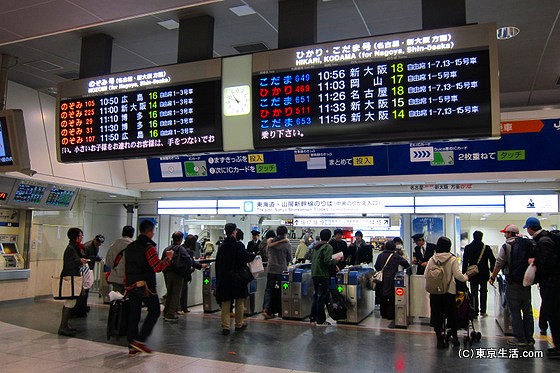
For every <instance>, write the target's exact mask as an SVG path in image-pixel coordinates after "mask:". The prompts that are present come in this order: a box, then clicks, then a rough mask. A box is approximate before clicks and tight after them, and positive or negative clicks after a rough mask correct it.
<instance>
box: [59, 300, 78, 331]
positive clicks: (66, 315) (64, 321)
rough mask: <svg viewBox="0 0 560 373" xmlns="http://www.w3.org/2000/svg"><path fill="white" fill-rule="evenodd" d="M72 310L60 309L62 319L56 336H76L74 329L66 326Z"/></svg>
mask: <svg viewBox="0 0 560 373" xmlns="http://www.w3.org/2000/svg"><path fill="white" fill-rule="evenodd" d="M71 312H72V308H68V307H62V319H61V320H60V327H59V328H58V335H64V336H66V337H73V336H75V335H76V331H77V330H76V329H71V328H70V327H69V326H68V319H70V313H71Z"/></svg>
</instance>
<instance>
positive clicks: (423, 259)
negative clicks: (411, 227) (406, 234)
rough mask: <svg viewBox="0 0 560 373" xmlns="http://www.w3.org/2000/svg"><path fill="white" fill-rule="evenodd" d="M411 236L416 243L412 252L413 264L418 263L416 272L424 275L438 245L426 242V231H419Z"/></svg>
mask: <svg viewBox="0 0 560 373" xmlns="http://www.w3.org/2000/svg"><path fill="white" fill-rule="evenodd" d="M411 238H412V240H413V241H414V244H415V245H416V246H415V247H414V251H413V253H412V264H414V265H416V274H417V275H423V274H424V270H425V269H426V265H427V264H428V260H430V258H431V257H432V256H433V255H434V253H435V252H436V245H434V244H433V243H428V242H426V239H425V238H424V233H417V234H415V235H414V236H412V237H411Z"/></svg>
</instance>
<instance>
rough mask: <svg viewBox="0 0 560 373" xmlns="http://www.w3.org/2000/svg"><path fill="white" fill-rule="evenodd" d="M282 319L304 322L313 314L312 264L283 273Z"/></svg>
mask: <svg viewBox="0 0 560 373" xmlns="http://www.w3.org/2000/svg"><path fill="white" fill-rule="evenodd" d="M281 293H282V318H283V319H291V320H303V319H305V318H306V317H308V316H309V315H310V314H311V304H312V302H313V279H312V278H311V264H298V265H295V266H290V267H288V270H287V271H284V272H283V273H282V289H281Z"/></svg>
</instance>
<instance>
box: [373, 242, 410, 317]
mask: <svg viewBox="0 0 560 373" xmlns="http://www.w3.org/2000/svg"><path fill="white" fill-rule="evenodd" d="M396 250H397V245H395V243H394V242H393V241H387V242H385V247H384V248H383V252H382V253H381V254H379V256H378V257H377V260H376V261H375V266H374V267H375V269H376V270H377V271H382V272H383V281H381V283H380V284H378V285H377V287H376V289H375V292H376V293H377V294H376V295H377V296H378V297H379V301H380V304H379V313H381V317H382V318H384V319H388V320H394V319H395V281H394V279H395V275H396V274H397V271H398V270H399V266H402V267H403V268H408V267H410V263H408V261H407V260H406V259H404V258H403V257H402V256H400V255H398V254H397V253H396Z"/></svg>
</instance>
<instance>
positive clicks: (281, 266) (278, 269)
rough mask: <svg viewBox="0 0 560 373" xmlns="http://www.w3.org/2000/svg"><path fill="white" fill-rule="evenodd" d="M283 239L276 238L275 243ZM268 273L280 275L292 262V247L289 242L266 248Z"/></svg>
mask: <svg viewBox="0 0 560 373" xmlns="http://www.w3.org/2000/svg"><path fill="white" fill-rule="evenodd" d="M283 239H284V237H276V238H275V239H274V240H275V241H280V240H283ZM266 251H267V253H268V267H267V268H268V273H270V274H276V275H281V274H282V272H284V271H285V270H286V269H287V268H288V263H290V262H291V261H292V245H290V243H289V242H281V243H278V244H276V245H274V246H268V247H267V249H266Z"/></svg>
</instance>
